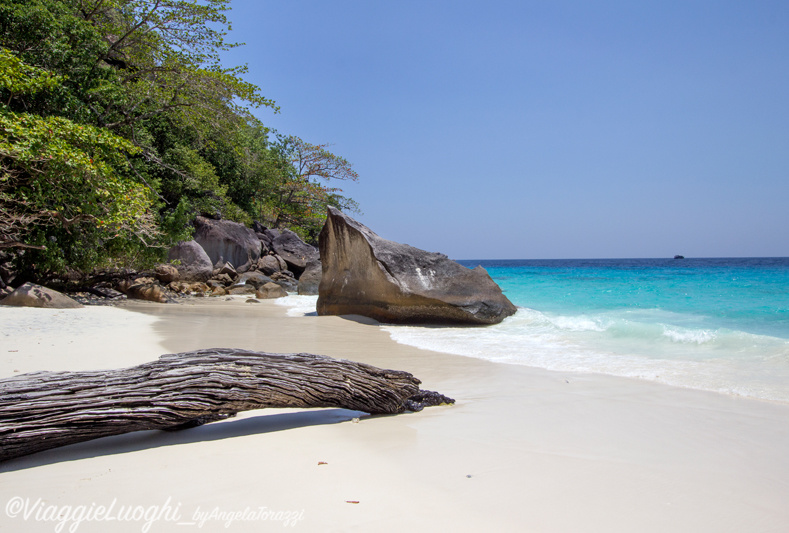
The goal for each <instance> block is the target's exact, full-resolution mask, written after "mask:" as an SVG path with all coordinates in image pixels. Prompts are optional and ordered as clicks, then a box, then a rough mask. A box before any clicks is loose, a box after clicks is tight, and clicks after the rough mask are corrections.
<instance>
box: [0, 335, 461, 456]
mask: <svg viewBox="0 0 789 533" xmlns="http://www.w3.org/2000/svg"><path fill="white" fill-rule="evenodd" d="M419 384H420V381H419V380H418V379H417V378H415V377H414V376H413V375H411V374H409V373H408V372H402V371H398V370H383V369H380V368H377V367H374V366H371V365H367V364H364V363H356V362H353V361H346V360H342V359H332V358H330V357H325V356H320V355H311V354H270V353H259V352H250V351H245V350H234V349H210V350H198V351H194V352H186V353H179V354H168V355H163V356H161V357H160V358H159V359H158V360H156V361H153V362H150V363H145V364H142V365H139V366H135V367H131V368H124V369H119V370H105V371H92V372H33V373H29V374H22V375H19V376H15V377H13V378H7V379H0V461H4V460H7V459H11V458H14V457H20V456H23V455H28V454H31V453H36V452H40V451H43V450H47V449H50V448H56V447H58V446H65V445H67V444H73V443H76V442H83V441H87V440H91V439H96V438H99V437H107V436H110V435H119V434H121V433H129V432H132V431H140V430H146V429H164V430H172V429H186V428H189V427H194V426H198V425H200V424H204V423H206V422H212V421H215V420H220V419H223V418H227V417H229V416H233V415H234V414H235V413H237V412H239V411H247V410H250V409H262V408H266V407H339V408H344V409H352V410H357V411H365V412H367V413H371V414H396V413H402V412H404V411H407V410H409V411H418V410H421V409H422V408H423V407H425V406H428V405H438V404H441V403H453V402H454V400H452V399H450V398H447V397H445V396H442V395H441V394H438V393H435V392H431V391H424V390H420V389H419Z"/></svg>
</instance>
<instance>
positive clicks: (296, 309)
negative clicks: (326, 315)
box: [274, 294, 318, 316]
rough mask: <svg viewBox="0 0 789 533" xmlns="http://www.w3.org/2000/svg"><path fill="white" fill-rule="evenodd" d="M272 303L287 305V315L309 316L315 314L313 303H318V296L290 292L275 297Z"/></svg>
mask: <svg viewBox="0 0 789 533" xmlns="http://www.w3.org/2000/svg"><path fill="white" fill-rule="evenodd" d="M274 303H276V304H277V305H283V306H285V307H288V308H289V309H288V311H287V313H288V316H310V315H315V314H316V312H315V305H316V304H317V303H318V297H317V296H303V295H296V294H291V295H289V296H284V297H282V298H277V299H276V300H274Z"/></svg>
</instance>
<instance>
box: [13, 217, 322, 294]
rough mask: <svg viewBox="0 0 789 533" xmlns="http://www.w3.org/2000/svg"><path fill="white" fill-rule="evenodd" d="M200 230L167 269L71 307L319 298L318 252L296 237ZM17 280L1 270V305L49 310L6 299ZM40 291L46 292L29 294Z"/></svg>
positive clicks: (241, 229) (200, 224)
mask: <svg viewBox="0 0 789 533" xmlns="http://www.w3.org/2000/svg"><path fill="white" fill-rule="evenodd" d="M195 227H196V233H195V240H192V241H185V242H180V243H178V244H176V245H175V246H173V247H172V248H171V249H170V250H169V252H168V261H169V262H168V263H165V264H160V265H157V266H156V268H155V270H153V271H149V272H139V273H138V272H131V271H118V272H114V273H112V275H108V276H107V278H108V279H107V280H104V281H98V282H97V281H94V282H91V283H90V284H89V285H88V286H81V287H79V289H77V290H75V291H71V290H69V291H68V292H69V294H71V295H72V296H73V297H74V300H71V301H72V302H74V304H76V305H79V303H80V302H81V303H84V304H107V303H112V302H113V301H117V300H120V299H124V298H134V299H141V300H148V301H153V302H161V303H164V302H169V301H173V300H174V299H175V298H178V297H182V296H225V295H233V294H245V295H249V296H250V297H255V298H260V299H264V298H280V297H283V296H287V294H288V293H289V292H298V293H299V294H318V283H319V281H320V272H321V267H320V260H319V253H318V249H317V248H316V247H314V246H310V245H309V244H306V243H305V242H303V241H302V240H301V239H300V238H299V237H298V235H296V234H295V233H293V232H292V231H290V230H273V229H267V228H265V227H263V226H261V225H260V224H256V225H255V229H254V230H253V229H250V228H247V227H245V226H243V225H241V224H238V223H236V222H230V221H227V220H212V219H208V218H204V217H197V219H196V220H195ZM316 272H317V274H316ZM316 275H317V278H316ZM12 279H13V276H11V275H10V273H6V272H4V271H2V265H0V302H1V303H3V304H6V305H36V306H38V307H44V305H43V304H42V303H41V302H44V301H45V300H46V296H41V297H40V298H38V299H36V300H35V301H36V302H39V303H31V302H34V300H31V299H27V300H25V301H27V302H28V303H26V304H21V303H15V302H21V301H23V300H20V298H21V296H20V295H16V296H14V298H13V299H10V300H9V298H10V296H9V298H5V299H2V298H3V297H5V296H6V295H9V294H12V291H13V288H12V287H10V286H7V285H8V283H7V281H9V280H12ZM302 279H303V280H304V281H303V282H302V281H301V280H302ZM36 287H38V286H36ZM21 289H22V287H20V288H19V289H17V292H19V291H20V290H21ZM39 289H43V287H39V288H38V289H35V290H33V289H30V288H26V289H25V291H26V293H27V292H30V291H31V290H33V291H34V292H35V291H39ZM43 290H46V289H43ZM53 292H54V291H53ZM42 294H43V293H42ZM61 296H62V295H61ZM63 297H64V298H67V297H66V296H63ZM75 300H76V301H75Z"/></svg>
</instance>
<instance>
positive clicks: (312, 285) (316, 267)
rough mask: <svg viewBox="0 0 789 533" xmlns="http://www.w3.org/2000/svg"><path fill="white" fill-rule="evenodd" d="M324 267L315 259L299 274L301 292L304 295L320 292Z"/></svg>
mask: <svg viewBox="0 0 789 533" xmlns="http://www.w3.org/2000/svg"><path fill="white" fill-rule="evenodd" d="M321 277H323V268H322V267H321V262H320V261H313V262H312V263H310V264H309V265H307V268H306V269H305V270H304V272H302V274H301V276H299V294H301V295H303V296H313V295H315V294H318V288H319V287H320V283H321Z"/></svg>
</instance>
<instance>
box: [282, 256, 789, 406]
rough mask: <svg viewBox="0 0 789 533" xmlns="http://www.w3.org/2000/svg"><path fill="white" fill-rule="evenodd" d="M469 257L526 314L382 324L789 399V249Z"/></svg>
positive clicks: (605, 369) (474, 352)
mask: <svg viewBox="0 0 789 533" xmlns="http://www.w3.org/2000/svg"><path fill="white" fill-rule="evenodd" d="M459 262H460V263H461V264H464V265H465V266H468V267H469V268H473V267H475V266H477V265H482V266H483V267H484V268H485V269H486V270H487V271H488V273H489V274H490V275H491V277H493V279H494V280H495V281H496V282H497V283H498V284H499V286H500V287H501V288H502V290H503V291H504V293H505V294H506V295H507V297H508V298H509V299H510V300H511V301H512V302H513V303H514V304H515V305H516V306H518V312H517V313H516V314H515V315H513V316H511V317H509V318H507V319H505V320H504V321H503V322H502V323H501V324H498V325H495V326H487V327H471V328H469V327H465V328H455V327H419V326H390V325H384V326H382V327H384V329H385V330H386V331H388V332H389V334H390V335H391V336H392V338H393V339H394V340H395V341H397V342H399V343H403V344H408V345H412V346H416V347H419V348H425V349H430V350H436V351H441V352H446V353H453V354H458V355H464V356H469V357H478V358H481V359H487V360H491V361H496V362H501V363H509V364H518V365H528V366H533V367H539V368H545V369H549V370H558V371H562V372H568V373H572V372H594V373H603V374H612V375H616V376H627V377H634V378H640V379H646V380H651V381H658V382H662V383H667V384H671V385H676V386H682V387H689V388H694V389H703V390H710V391H716V392H721V393H724V394H733V395H741V396H747V397H754V398H760V399H766V400H773V401H779V402H789V258H748V259H745V258H736V259H691V258H689V259H610V260H609V259H595V260H523V261H519V260H508V261H459ZM283 303H284V302H283ZM289 305H291V306H298V307H293V311H294V312H295V313H300V314H303V312H304V311H307V310H309V309H310V306H312V307H311V309H312V311H314V300H312V301H310V300H308V299H301V300H298V299H296V300H291V301H290V302H289Z"/></svg>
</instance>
